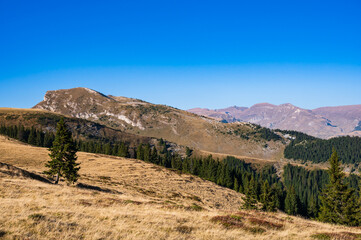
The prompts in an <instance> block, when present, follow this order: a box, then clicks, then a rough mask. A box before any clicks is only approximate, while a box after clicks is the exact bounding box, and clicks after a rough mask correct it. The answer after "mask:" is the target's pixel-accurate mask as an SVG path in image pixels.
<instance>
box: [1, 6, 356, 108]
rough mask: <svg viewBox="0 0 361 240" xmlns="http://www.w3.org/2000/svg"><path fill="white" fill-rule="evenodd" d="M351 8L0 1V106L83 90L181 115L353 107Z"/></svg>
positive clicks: (27, 103)
mask: <svg viewBox="0 0 361 240" xmlns="http://www.w3.org/2000/svg"><path fill="white" fill-rule="evenodd" d="M360 9H361V2H360V1H172V0H168V1H136V0H134V1H45V0H44V1H36V0H35V1H16V0H0V33H1V37H0V107H24V108H26V107H32V106H33V105H35V104H36V103H37V102H39V101H41V100H42V97H43V95H44V94H45V92H46V91H47V90H54V89H61V88H71V87H78V86H82V87H89V88H92V89H95V90H98V91H100V92H103V93H105V94H112V95H118V96H127V97H135V98H140V99H143V100H146V101H150V102H154V103H162V104H167V105H171V106H175V107H178V108H182V109H187V108H192V107H208V108H221V107H227V106H230V105H238V106H251V105H253V104H255V103H259V102H270V103H273V104H281V103H286V102H290V103H292V104H295V105H297V106H300V107H304V108H316V107H320V106H335V105H346V104H361V94H360V89H361V30H360V29H361V15H360V14H359V10H360Z"/></svg>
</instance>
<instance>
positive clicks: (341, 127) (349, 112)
mask: <svg viewBox="0 0 361 240" xmlns="http://www.w3.org/2000/svg"><path fill="white" fill-rule="evenodd" d="M188 111H189V112H192V113H195V114H198V115H203V116H207V117H211V118H214V119H217V120H225V121H227V122H250V123H255V124H259V125H261V126H263V127H267V128H271V129H277V128H278V129H282V130H295V131H300V132H304V133H307V134H310V135H312V136H315V137H319V138H330V137H334V136H343V135H351V136H360V135H361V105H352V106H338V107H323V108H318V109H313V110H309V109H303V108H299V107H296V106H294V105H292V104H281V105H273V104H269V103H259V104H255V105H253V106H251V107H250V108H246V107H237V106H233V107H229V108H224V109H214V110H211V109H204V108H193V109H189V110H188Z"/></svg>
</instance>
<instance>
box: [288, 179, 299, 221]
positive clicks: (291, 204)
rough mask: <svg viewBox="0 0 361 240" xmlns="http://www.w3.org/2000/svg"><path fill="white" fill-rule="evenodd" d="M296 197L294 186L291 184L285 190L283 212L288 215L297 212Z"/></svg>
mask: <svg viewBox="0 0 361 240" xmlns="http://www.w3.org/2000/svg"><path fill="white" fill-rule="evenodd" d="M298 210H299V209H298V199H297V195H296V191H295V188H294V187H293V186H291V187H290V188H289V189H288V190H287V195H286V199H285V212H286V213H287V214H290V215H296V214H297V213H298Z"/></svg>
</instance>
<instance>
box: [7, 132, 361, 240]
mask: <svg viewBox="0 0 361 240" xmlns="http://www.w3.org/2000/svg"><path fill="white" fill-rule="evenodd" d="M25 153H26V154H25ZM47 153H48V152H47V150H46V149H45V148H36V147H31V146H28V145H25V144H21V143H18V142H16V141H13V140H8V139H7V138H5V137H2V136H1V137H0V162H2V163H6V164H11V165H12V166H15V167H17V168H15V167H11V166H9V165H4V164H2V165H1V166H0V186H1V187H0V196H1V197H0V214H1V216H2V218H0V237H2V238H4V239H14V238H15V239H24V238H28V239H60V238H62V239H119V238H121V239H165V238H166V239H314V238H313V237H317V236H318V237H324V238H325V239H331V237H332V238H335V239H356V238H358V237H359V236H360V234H361V230H360V229H358V228H350V227H344V226H335V225H330V224H324V223H319V222H315V221H310V220H305V219H302V218H298V217H293V216H288V215H285V214H282V213H263V212H254V211H243V210H242V211H239V210H238V208H239V205H240V204H241V201H242V200H241V199H242V197H243V195H241V194H240V193H236V192H234V191H232V190H229V189H226V188H222V187H219V186H217V185H215V184H213V183H211V182H208V181H205V180H202V179H199V178H197V177H194V176H190V175H188V174H178V173H177V172H174V171H170V170H167V169H164V168H161V167H158V166H155V165H152V164H148V163H144V162H142V161H139V160H134V159H125V158H119V157H109V156H105V155H96V154H88V153H82V152H80V153H79V154H78V155H79V162H80V163H81V167H82V168H81V171H80V174H81V178H80V183H79V184H78V186H77V187H70V186H66V185H65V184H64V183H62V182H61V184H60V185H59V186H56V185H52V184H47V183H44V182H41V181H38V180H34V179H31V178H29V176H28V175H27V174H24V173H26V172H27V171H30V172H33V173H35V174H40V173H41V171H42V170H44V163H45V162H46V161H47V160H48V156H47ZM18 168H21V169H23V170H22V171H20V170H19V169H18ZM24 206H26V207H24ZM312 236H313V237H312ZM327 237H328V238H327Z"/></svg>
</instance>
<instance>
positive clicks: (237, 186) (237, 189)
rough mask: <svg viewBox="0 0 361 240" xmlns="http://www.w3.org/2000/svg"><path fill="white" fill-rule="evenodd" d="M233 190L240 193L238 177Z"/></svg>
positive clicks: (235, 179)
mask: <svg viewBox="0 0 361 240" xmlns="http://www.w3.org/2000/svg"><path fill="white" fill-rule="evenodd" d="M233 189H234V191H236V192H238V191H239V184H238V180H237V178H236V177H235V178H234V183H233Z"/></svg>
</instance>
